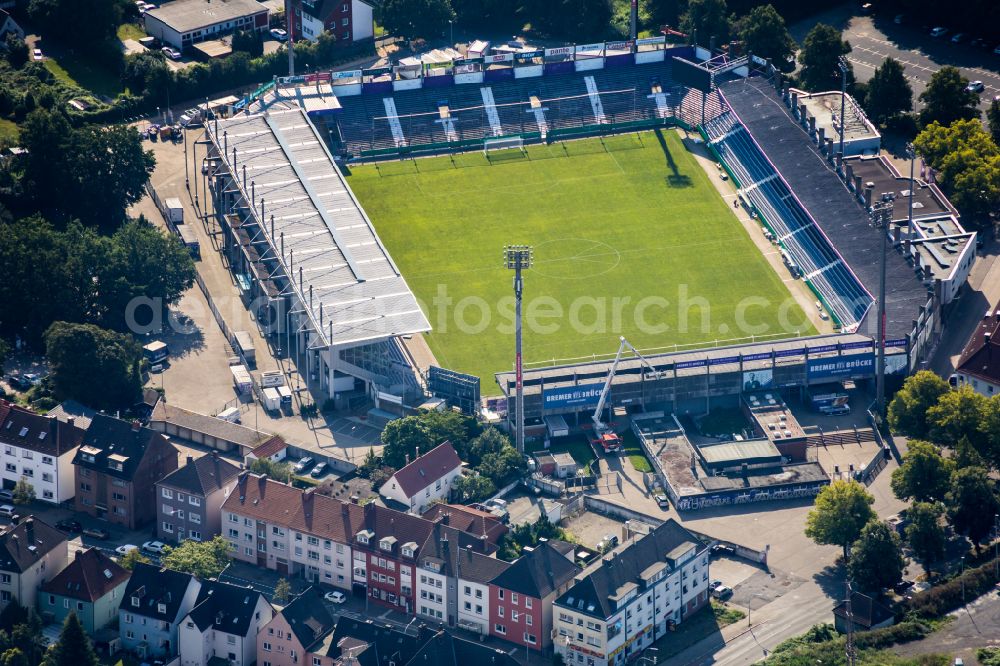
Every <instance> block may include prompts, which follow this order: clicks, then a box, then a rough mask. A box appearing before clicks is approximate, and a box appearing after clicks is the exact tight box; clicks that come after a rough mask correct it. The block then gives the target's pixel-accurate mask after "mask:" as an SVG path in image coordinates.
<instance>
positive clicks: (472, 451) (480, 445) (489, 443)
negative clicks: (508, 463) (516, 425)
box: [465, 426, 510, 467]
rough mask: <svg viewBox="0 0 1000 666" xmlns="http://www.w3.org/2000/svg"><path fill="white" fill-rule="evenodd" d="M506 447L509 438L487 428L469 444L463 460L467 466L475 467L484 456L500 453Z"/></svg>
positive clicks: (493, 429) (491, 428)
mask: <svg viewBox="0 0 1000 666" xmlns="http://www.w3.org/2000/svg"><path fill="white" fill-rule="evenodd" d="M508 446H510V438H509V437H507V435H505V434H503V433H502V432H500V431H499V430H497V429H496V428H494V427H493V426H489V427H487V428H486V429H485V430H483V432H481V433H480V434H479V435H478V436H477V437H475V438H473V440H472V441H471V442H469V450H468V452H467V454H466V458H465V460H466V462H468V463H469V466H471V467H476V466H478V465H479V463H480V461H482V459H483V457H484V456H486V455H488V454H490V453H500V452H501V451H503V450H504V448H505V447H508Z"/></svg>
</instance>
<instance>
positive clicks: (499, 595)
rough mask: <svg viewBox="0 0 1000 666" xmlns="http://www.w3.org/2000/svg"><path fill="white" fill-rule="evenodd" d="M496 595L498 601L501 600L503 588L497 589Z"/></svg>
mask: <svg viewBox="0 0 1000 666" xmlns="http://www.w3.org/2000/svg"><path fill="white" fill-rule="evenodd" d="M497 596H498V597H499V598H500V601H503V590H497Z"/></svg>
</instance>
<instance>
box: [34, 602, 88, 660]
mask: <svg viewBox="0 0 1000 666" xmlns="http://www.w3.org/2000/svg"><path fill="white" fill-rule="evenodd" d="M99 663H100V661H99V660H98V659H97V653H95V652H94V646H93V645H92V644H91V642H90V638H89V637H88V636H87V634H86V633H85V632H84V630H83V625H82V624H80V619H79V618H78V617H77V616H76V612H75V611H70V612H69V615H67V616H66V619H65V620H64V621H63V626H62V631H61V632H60V633H59V640H58V641H56V643H55V644H53V645H52V647H50V648H49V650H48V652H47V653H46V655H45V660H44V661H43V662H42V664H43V666H98V664H99Z"/></svg>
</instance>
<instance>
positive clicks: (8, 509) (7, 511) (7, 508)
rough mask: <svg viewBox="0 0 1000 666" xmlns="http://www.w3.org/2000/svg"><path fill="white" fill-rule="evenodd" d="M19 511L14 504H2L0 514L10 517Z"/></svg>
mask: <svg viewBox="0 0 1000 666" xmlns="http://www.w3.org/2000/svg"><path fill="white" fill-rule="evenodd" d="M16 512H17V509H15V508H14V505H13V504H0V516H6V517H7V518H10V517H11V516H13V515H14V514H15V513H16Z"/></svg>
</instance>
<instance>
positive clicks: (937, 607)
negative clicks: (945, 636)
mask: <svg viewBox="0 0 1000 666" xmlns="http://www.w3.org/2000/svg"><path fill="white" fill-rule="evenodd" d="M994 567H995V564H994V561H993V560H990V561H989V562H987V563H986V564H983V565H982V566H979V567H976V568H975V569H966V571H965V573H963V574H962V575H960V576H956V577H954V578H952V579H951V580H949V581H948V582H946V583H944V584H942V585H938V586H936V587H932V588H931V589H929V590H927V591H926V592H921V593H920V594H916V595H914V597H913V599H912V600H910V601H909V602H907V604H906V607H907V608H908V609H909V610H911V611H913V612H915V613H917V614H918V615H920V616H921V617H926V618H937V617H942V616H944V615H947V614H948V613H950V612H951V611H953V610H955V609H956V608H959V607H961V606H962V603H963V596H962V590H963V583H964V590H965V597H964V598H965V601H966V602H968V601H972V600H973V599H975V598H976V597H979V596H981V595H983V594H985V593H987V592H989V591H990V590H992V589H993V586H994V585H996V583H997V578H996V576H995V575H994Z"/></svg>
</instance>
